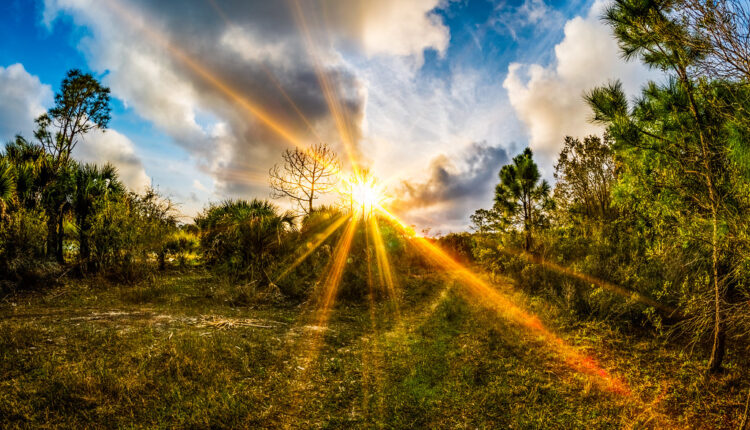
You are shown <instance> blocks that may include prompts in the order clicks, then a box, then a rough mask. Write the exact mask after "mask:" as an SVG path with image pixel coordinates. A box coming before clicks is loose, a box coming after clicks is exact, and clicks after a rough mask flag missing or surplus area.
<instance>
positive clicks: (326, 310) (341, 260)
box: [317, 218, 359, 327]
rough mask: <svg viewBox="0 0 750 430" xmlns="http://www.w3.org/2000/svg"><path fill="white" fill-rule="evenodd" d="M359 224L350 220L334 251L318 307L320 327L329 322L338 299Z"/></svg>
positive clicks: (354, 219)
mask: <svg viewBox="0 0 750 430" xmlns="http://www.w3.org/2000/svg"><path fill="white" fill-rule="evenodd" d="M358 224H359V221H358V220H357V219H356V218H352V219H351V220H350V222H349V224H348V225H347V227H346V230H344V234H343V236H342V237H341V240H340V241H339V244H338V245H337V246H336V250H335V251H334V254H333V261H332V264H331V269H330V270H329V272H328V276H327V278H326V281H325V284H324V290H323V300H322V302H321V305H320V306H319V307H318V317H317V323H318V326H320V327H324V326H325V325H326V324H327V323H328V318H329V317H330V313H331V308H332V307H333V304H334V302H335V301H336V294H337V293H338V288H339V285H340V284H341V278H342V277H343V275H344V267H345V266H346V262H347V259H348V257H349V250H350V249H351V245H352V239H354V233H355V232H356V230H357V225H358Z"/></svg>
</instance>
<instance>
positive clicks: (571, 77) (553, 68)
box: [503, 1, 654, 176]
mask: <svg viewBox="0 0 750 430" xmlns="http://www.w3.org/2000/svg"><path fill="white" fill-rule="evenodd" d="M603 8H604V3H603V2H601V1H599V2H596V3H595V4H594V5H593V6H592V8H591V10H590V11H589V13H588V15H587V16H586V17H580V16H579V17H576V18H573V19H571V20H569V21H568V22H567V23H566V24H565V29H564V35H565V36H564V38H563V40H562V41H561V42H560V43H559V44H557V45H556V46H555V61H554V63H553V64H551V65H549V66H542V65H540V64H519V63H512V64H510V66H509V67H508V76H507V77H506V79H505V81H504V82H503V87H504V88H505V89H506V90H507V91H508V97H509V99H510V102H511V105H512V106H513V108H514V109H515V111H516V115H517V116H518V118H519V119H520V120H521V121H522V122H523V124H524V125H525V126H526V130H527V133H528V135H529V145H530V146H531V148H532V149H533V150H534V151H535V154H537V155H538V157H539V159H540V161H541V165H542V168H543V169H544V170H545V173H546V176H551V169H552V165H553V164H554V160H555V159H556V156H557V154H558V153H559V150H560V148H561V145H562V142H563V139H564V137H565V136H566V135H572V136H582V135H586V134H591V133H599V132H601V131H602V129H601V127H600V126H598V125H594V124H592V123H591V121H590V119H591V111H590V109H589V107H588V106H587V105H586V103H585V101H584V100H583V94H584V93H585V91H588V90H590V89H591V88H593V87H595V86H597V85H602V84H605V83H607V82H608V81H611V80H615V79H621V80H622V82H623V85H624V87H625V89H626V91H627V92H628V93H629V94H631V95H633V94H635V93H636V92H637V91H638V89H639V87H640V86H641V85H643V83H644V82H646V81H647V80H648V79H649V78H653V77H654V73H653V72H651V71H649V70H648V69H647V68H646V67H645V66H643V65H642V64H640V63H638V62H626V61H624V60H623V59H622V58H621V56H620V50H619V48H618V46H617V42H616V41H615V39H614V37H613V35H612V32H611V30H610V29H609V28H608V27H607V26H606V25H605V24H604V23H602V22H601V19H600V16H601V12H602V10H603Z"/></svg>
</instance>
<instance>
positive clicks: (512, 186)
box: [495, 148, 551, 251]
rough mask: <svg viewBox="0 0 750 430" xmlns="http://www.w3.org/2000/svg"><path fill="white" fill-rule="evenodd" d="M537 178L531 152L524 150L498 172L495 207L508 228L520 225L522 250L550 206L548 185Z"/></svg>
mask: <svg viewBox="0 0 750 430" xmlns="http://www.w3.org/2000/svg"><path fill="white" fill-rule="evenodd" d="M540 179H541V174H540V173H539V167H538V166H537V165H536V163H535V162H534V159H533V154H532V152H531V149H530V148H526V149H525V150H524V151H523V152H522V153H521V154H519V155H517V156H516V157H515V158H513V163H512V164H507V165H505V166H503V167H502V169H500V183H499V184H497V187H496V188H495V205H496V208H497V209H498V210H499V212H500V213H502V214H503V215H504V217H505V219H506V220H507V221H508V222H509V223H510V224H511V225H516V226H519V225H520V226H523V232H524V236H525V240H524V250H525V251H529V250H531V241H532V237H531V234H532V233H531V232H532V230H533V229H534V228H535V227H537V226H538V225H539V224H540V223H541V221H542V219H543V217H542V215H543V211H544V210H545V209H547V208H548V207H549V206H550V204H551V200H550V199H549V194H550V186H549V184H548V183H547V181H545V180H542V181H541V182H539V180H540Z"/></svg>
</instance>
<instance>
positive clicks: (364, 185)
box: [342, 172, 388, 216]
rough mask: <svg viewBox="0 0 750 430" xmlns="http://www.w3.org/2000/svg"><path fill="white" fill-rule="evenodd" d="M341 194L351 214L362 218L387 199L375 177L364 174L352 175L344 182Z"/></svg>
mask: <svg viewBox="0 0 750 430" xmlns="http://www.w3.org/2000/svg"><path fill="white" fill-rule="evenodd" d="M342 194H344V196H345V197H346V199H347V200H348V204H349V205H350V209H351V210H352V212H355V213H359V214H360V215H362V216H369V215H370V214H372V211H373V209H374V208H377V207H379V206H380V205H382V204H383V203H384V202H385V201H386V200H387V198H388V197H387V196H386V194H385V190H384V189H383V187H382V186H381V185H380V184H378V182H377V180H376V179H375V177H374V176H372V175H370V174H368V173H366V172H365V173H360V174H357V175H352V177H350V178H349V179H347V180H345V181H344V190H343V193H342Z"/></svg>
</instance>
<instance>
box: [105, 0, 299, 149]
mask: <svg viewBox="0 0 750 430" xmlns="http://www.w3.org/2000/svg"><path fill="white" fill-rule="evenodd" d="M104 1H105V2H106V4H107V5H109V6H110V7H111V8H112V9H113V10H115V11H116V12H117V13H118V14H119V15H120V16H121V17H123V18H125V19H126V20H127V21H128V22H129V23H130V24H131V25H132V26H134V27H135V28H137V29H138V30H139V31H141V32H143V34H145V35H147V36H148V37H149V39H150V40H151V41H153V42H155V43H156V44H157V45H159V46H161V47H162V48H164V49H165V50H166V51H167V52H169V53H170V55H172V56H173V57H174V58H175V59H177V60H179V62H180V63H182V64H184V65H185V66H187V67H188V68H189V69H190V70H191V71H192V72H193V73H195V74H196V75H197V76H199V77H200V78H201V79H203V80H204V81H205V82H206V83H208V84H209V85H211V86H213V87H214V88H215V89H217V90H218V91H219V92H221V93H222V94H224V95H225V96H227V97H228V98H229V99H231V100H232V101H234V102H235V103H236V104H237V105H238V106H239V107H241V108H242V109H244V110H245V111H247V112H249V113H250V114H251V115H252V116H253V117H254V118H256V119H257V120H258V121H260V122H261V123H263V124H264V125H265V126H266V127H268V128H269V129H270V130H272V131H274V132H275V133H276V134H277V135H278V136H280V137H281V138H283V139H284V140H286V141H287V142H289V143H291V144H293V145H294V146H296V147H298V148H306V145H305V143H306V142H305V140H303V139H301V138H300V137H298V136H297V135H295V134H294V133H293V132H291V131H290V129H291V127H289V126H287V125H286V124H284V123H283V122H282V121H281V120H279V119H278V118H275V117H274V116H273V115H271V114H270V113H268V112H267V111H266V110H265V109H263V108H262V107H261V106H260V105H259V104H258V103H256V102H254V101H253V100H251V99H250V98H249V97H248V95H247V94H241V93H240V92H239V91H237V90H236V89H235V88H233V87H232V86H230V85H229V84H227V83H226V82H224V81H223V80H222V79H220V78H219V77H218V76H216V75H215V74H213V73H212V72H211V71H210V70H208V69H207V68H206V67H204V66H203V65H201V64H200V63H198V62H197V61H195V60H194V59H193V58H192V57H190V55H188V54H187V53H186V52H185V51H183V50H182V49H180V48H179V47H177V46H176V45H175V44H174V43H172V42H171V41H170V40H169V39H168V38H167V37H166V36H164V35H163V34H161V33H160V32H158V31H157V30H155V28H157V27H156V26H154V25H150V23H146V22H145V18H144V17H138V16H136V14H135V12H133V11H131V10H130V9H128V8H127V7H125V6H123V5H122V4H120V2H119V1H118V0H104Z"/></svg>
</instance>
